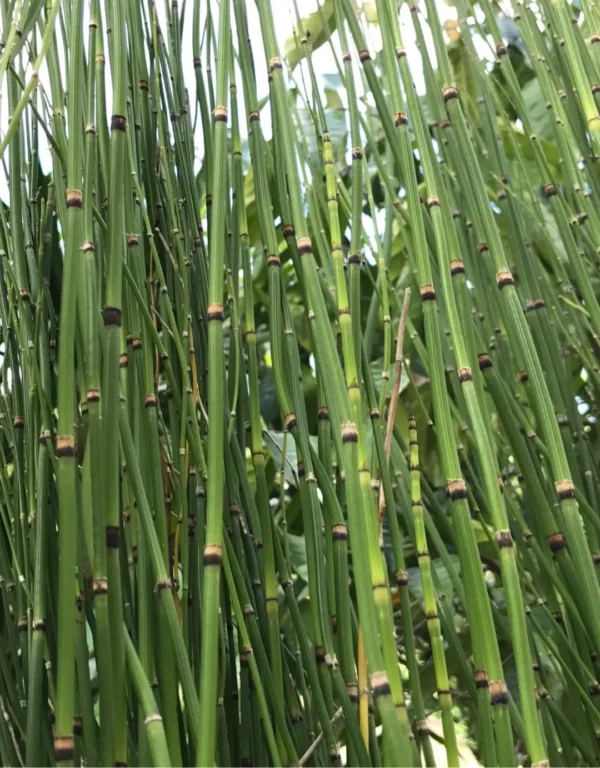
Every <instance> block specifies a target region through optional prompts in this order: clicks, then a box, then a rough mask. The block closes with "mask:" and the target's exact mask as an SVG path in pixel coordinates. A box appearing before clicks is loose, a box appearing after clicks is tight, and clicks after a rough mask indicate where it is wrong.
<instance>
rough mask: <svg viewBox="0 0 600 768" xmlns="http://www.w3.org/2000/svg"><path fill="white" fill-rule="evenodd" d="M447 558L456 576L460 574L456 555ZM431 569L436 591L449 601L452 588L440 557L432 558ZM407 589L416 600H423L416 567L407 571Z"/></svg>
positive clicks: (452, 592)
mask: <svg viewBox="0 0 600 768" xmlns="http://www.w3.org/2000/svg"><path fill="white" fill-rule="evenodd" d="M449 557H450V560H451V561H452V564H453V565H454V568H455V570H456V572H457V574H460V560H459V557H458V555H449ZM431 567H432V569H433V580H434V584H435V588H436V590H437V591H438V592H442V593H443V594H444V595H446V599H447V600H450V599H451V598H452V595H453V594H454V587H453V585H452V578H451V576H450V574H449V573H448V570H447V568H446V566H445V565H444V563H443V561H442V559H441V558H440V557H436V558H434V559H433V560H432V561H431ZM408 589H409V590H410V592H411V594H412V595H414V597H415V598H416V599H417V600H421V601H422V600H423V587H422V585H421V571H420V569H419V567H418V566H417V567H414V568H409V569H408Z"/></svg>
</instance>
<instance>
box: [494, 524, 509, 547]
mask: <svg viewBox="0 0 600 768" xmlns="http://www.w3.org/2000/svg"><path fill="white" fill-rule="evenodd" d="M494 538H495V539H496V544H497V545H498V548H499V549H508V548H509V547H512V545H513V537H512V534H511V532H510V531H509V529H508V528H505V529H503V530H500V531H496V533H495V534H494Z"/></svg>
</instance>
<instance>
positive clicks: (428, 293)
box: [419, 283, 435, 302]
mask: <svg viewBox="0 0 600 768" xmlns="http://www.w3.org/2000/svg"><path fill="white" fill-rule="evenodd" d="M419 294H420V296H421V301H423V302H425V301H435V288H434V286H433V285H432V284H431V283H426V284H425V285H422V286H420V288H419Z"/></svg>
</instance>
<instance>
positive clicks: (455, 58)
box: [448, 39, 478, 116]
mask: <svg viewBox="0 0 600 768" xmlns="http://www.w3.org/2000/svg"><path fill="white" fill-rule="evenodd" d="M448 56H449V58H450V64H451V65H452V72H453V74H454V80H455V83H456V86H457V88H458V90H459V93H460V100H461V102H462V103H463V104H465V106H466V107H467V109H468V111H469V112H470V113H471V115H472V116H473V115H475V114H476V109H475V106H476V105H475V102H476V99H477V95H478V94H477V93H476V91H477V89H476V87H475V79H474V77H473V71H472V68H473V62H472V61H471V57H470V56H469V52H468V51H467V47H466V45H465V44H464V43H463V41H462V39H459V40H457V41H456V42H454V43H450V45H449V46H448Z"/></svg>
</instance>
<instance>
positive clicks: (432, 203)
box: [427, 195, 440, 209]
mask: <svg viewBox="0 0 600 768" xmlns="http://www.w3.org/2000/svg"><path fill="white" fill-rule="evenodd" d="M439 206H440V198H439V197H436V195H431V196H430V197H428V198H427V207H428V208H430V209H431V208H439Z"/></svg>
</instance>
